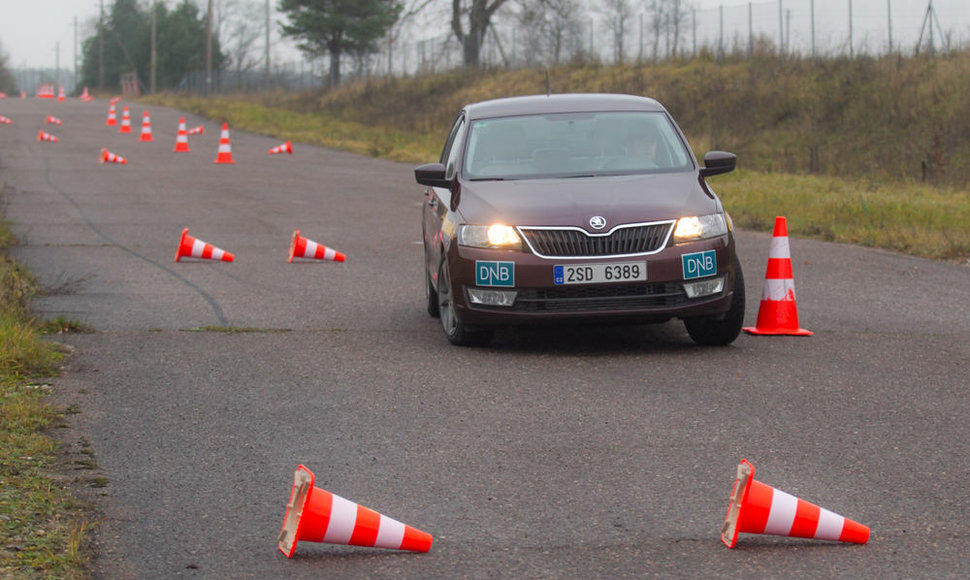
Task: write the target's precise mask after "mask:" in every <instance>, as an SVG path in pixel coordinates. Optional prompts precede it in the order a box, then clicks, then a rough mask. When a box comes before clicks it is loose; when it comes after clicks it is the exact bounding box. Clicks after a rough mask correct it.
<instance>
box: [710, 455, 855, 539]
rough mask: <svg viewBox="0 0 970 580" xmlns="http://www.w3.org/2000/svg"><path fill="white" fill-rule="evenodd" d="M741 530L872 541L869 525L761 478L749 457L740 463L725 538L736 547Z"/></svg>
mask: <svg viewBox="0 0 970 580" xmlns="http://www.w3.org/2000/svg"><path fill="white" fill-rule="evenodd" d="M738 532H744V533H746V534H770V535H774V536H788V537H791V538H812V539H815V540H832V541H838V542H852V543H855V544H865V543H866V542H868V541H869V528H868V527H867V526H864V525H862V524H860V523H858V522H855V521H852V520H850V519H848V518H845V517H842V516H840V515H838V514H835V513H832V512H830V511H829V510H827V509H825V508H820V507H819V506H817V505H815V504H813V503H810V502H807V501H805V500H803V499H799V498H797V497H795V496H793V495H790V494H788V493H785V492H783V491H781V490H779V489H775V488H773V487H771V486H770V485H766V484H764V483H761V482H760V481H757V480H756V479H755V478H754V465H751V463H749V462H748V460H747V459H742V460H741V464H740V465H738V473H737V476H736V477H735V479H734V487H732V488H731V503H730V504H729V505H728V511H727V515H726V516H725V517H724V526H723V527H722V528H721V541H722V542H724V545H725V546H727V547H728V548H733V547H734V546H735V544H737V541H738Z"/></svg>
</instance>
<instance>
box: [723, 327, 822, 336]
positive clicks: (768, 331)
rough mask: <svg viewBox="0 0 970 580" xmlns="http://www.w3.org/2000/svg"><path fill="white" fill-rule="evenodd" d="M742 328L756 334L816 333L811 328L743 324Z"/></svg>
mask: <svg viewBox="0 0 970 580" xmlns="http://www.w3.org/2000/svg"><path fill="white" fill-rule="evenodd" d="M741 330H743V331H745V332H747V333H748V334H754V335H756V336H812V335H813V334H815V333H814V332H812V331H811V330H805V329H804V328H796V329H792V330H789V329H785V328H779V329H764V328H757V327H754V326H742V327H741Z"/></svg>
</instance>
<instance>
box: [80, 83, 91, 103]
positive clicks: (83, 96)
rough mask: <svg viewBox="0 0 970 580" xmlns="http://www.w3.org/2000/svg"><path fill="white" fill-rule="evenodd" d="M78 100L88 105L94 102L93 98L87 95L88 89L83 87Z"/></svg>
mask: <svg viewBox="0 0 970 580" xmlns="http://www.w3.org/2000/svg"><path fill="white" fill-rule="evenodd" d="M78 99H80V100H81V102H82V103H89V102H91V101H93V100H94V97H92V96H91V95H90V94H89V93H88V88H87V87H84V90H83V91H81V94H80V95H79V96H78Z"/></svg>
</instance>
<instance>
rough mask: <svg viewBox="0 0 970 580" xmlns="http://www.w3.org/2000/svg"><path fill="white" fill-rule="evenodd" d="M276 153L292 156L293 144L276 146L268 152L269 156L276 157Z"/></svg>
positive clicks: (287, 143)
mask: <svg viewBox="0 0 970 580" xmlns="http://www.w3.org/2000/svg"><path fill="white" fill-rule="evenodd" d="M277 153H289V154H290V155H293V144H292V143H290V142H289V141H287V142H286V143H283V144H282V145H277V146H276V147H273V148H272V149H270V150H269V154H270V155H276V154H277Z"/></svg>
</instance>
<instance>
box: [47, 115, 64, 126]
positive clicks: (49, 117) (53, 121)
mask: <svg viewBox="0 0 970 580" xmlns="http://www.w3.org/2000/svg"><path fill="white" fill-rule="evenodd" d="M47 124H48V125H63V124H64V121H61V120H60V119H58V118H57V117H55V116H53V115H47Z"/></svg>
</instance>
